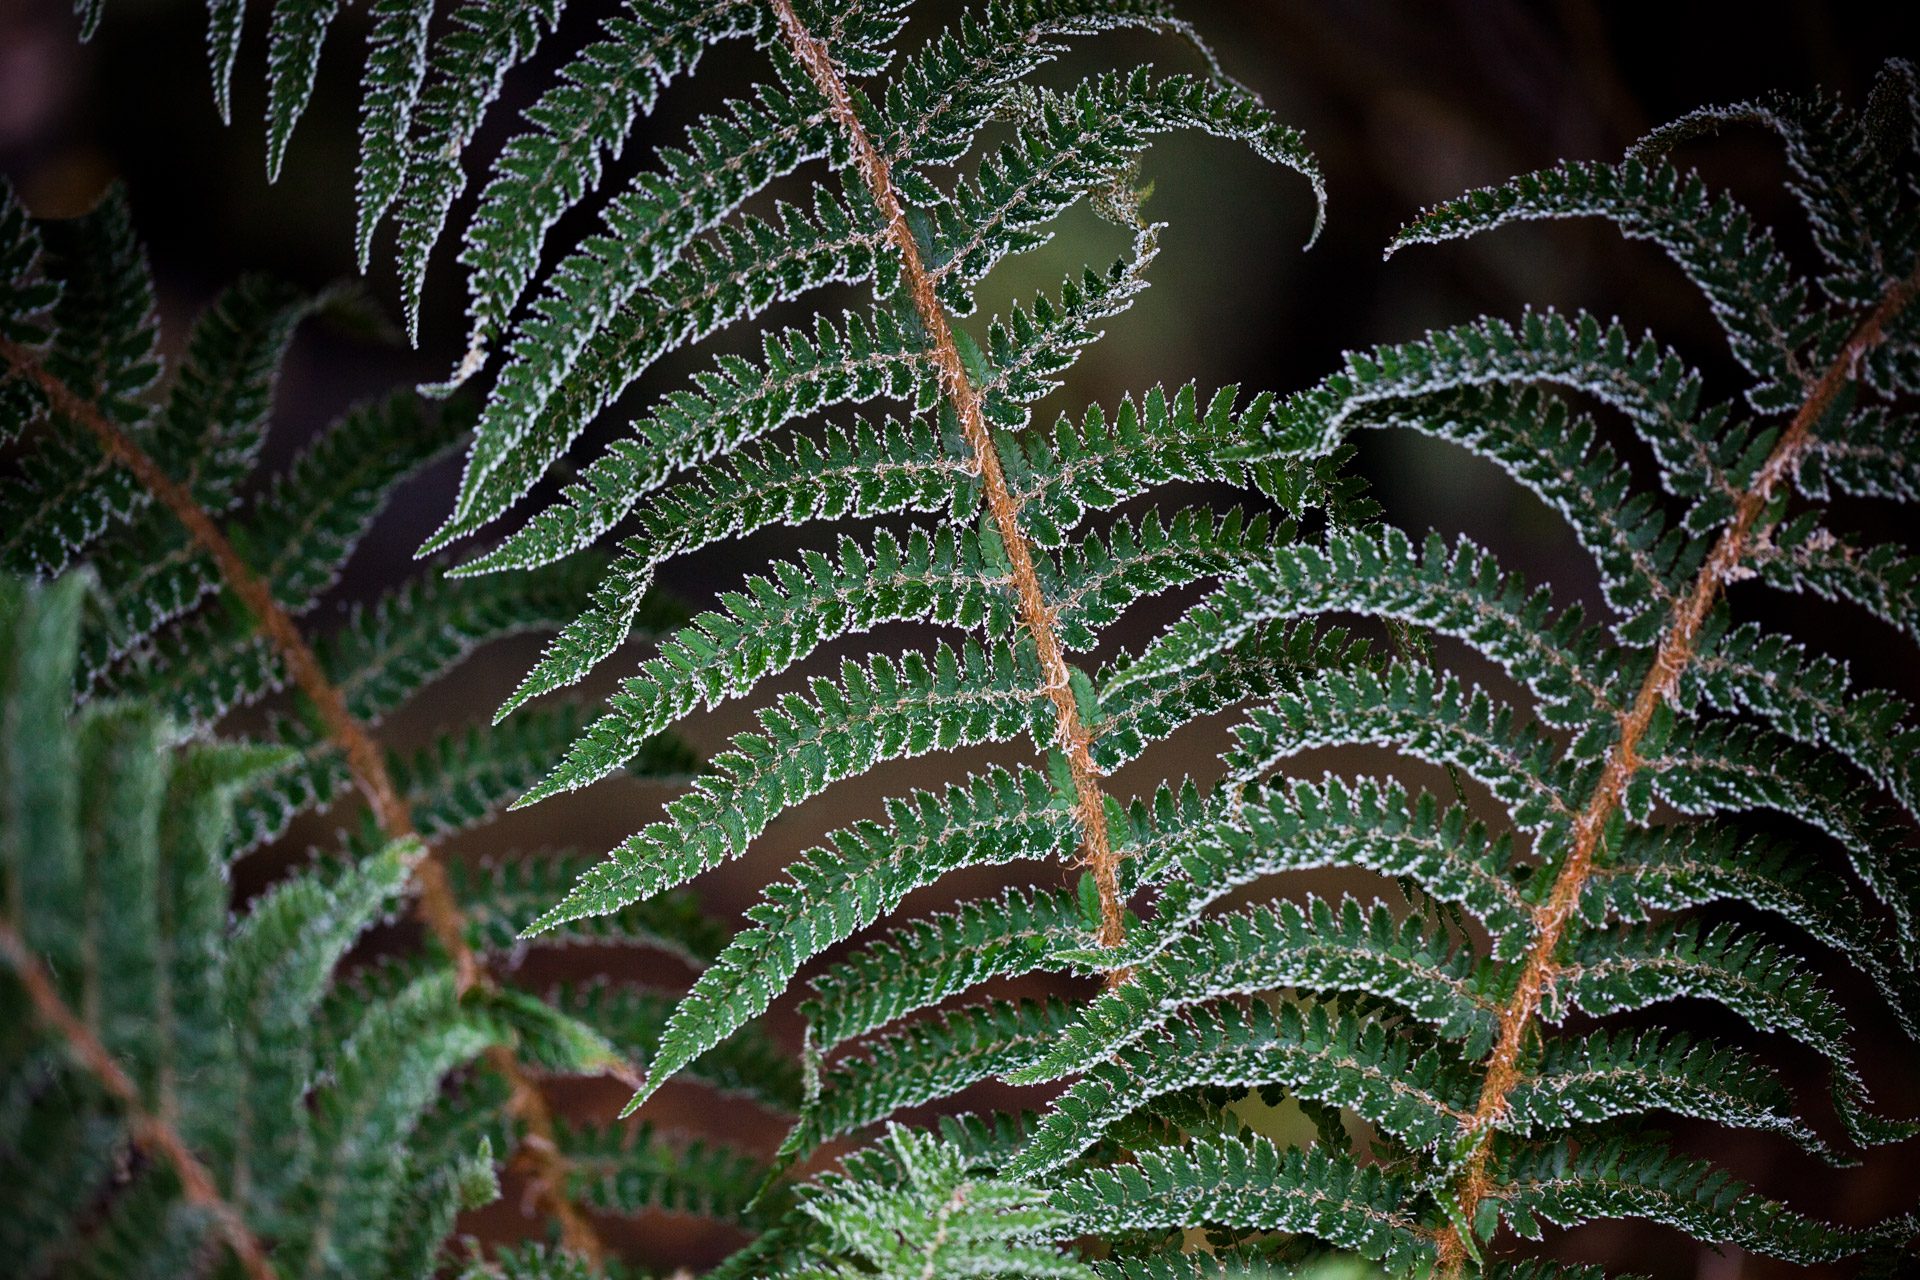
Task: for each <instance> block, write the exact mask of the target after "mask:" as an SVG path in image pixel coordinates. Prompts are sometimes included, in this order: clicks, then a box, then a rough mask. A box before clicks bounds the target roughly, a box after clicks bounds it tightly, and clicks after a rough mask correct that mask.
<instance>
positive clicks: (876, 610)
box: [523, 530, 1013, 804]
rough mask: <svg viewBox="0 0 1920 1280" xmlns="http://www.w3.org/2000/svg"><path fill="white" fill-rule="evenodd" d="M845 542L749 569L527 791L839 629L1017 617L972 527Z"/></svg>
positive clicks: (779, 665) (991, 626)
mask: <svg viewBox="0 0 1920 1280" xmlns="http://www.w3.org/2000/svg"><path fill="white" fill-rule="evenodd" d="M839 552H840V554H839V559H838V562H837V563H836V562H835V561H833V560H830V559H828V558H827V557H826V556H824V555H821V554H819V553H813V554H810V555H808V556H807V557H806V558H805V559H804V561H802V562H801V563H799V564H794V563H791V562H776V563H775V564H774V565H773V566H772V572H771V577H768V578H758V577H756V578H750V579H748V580H747V582H746V584H745V588H746V589H745V590H744V591H742V592H729V593H727V594H726V595H724V596H723V597H722V598H721V603H722V604H723V605H724V606H725V607H726V610H727V611H726V613H724V614H722V613H718V612H711V613H704V614H702V615H700V616H699V617H698V618H696V619H695V620H694V623H693V625H692V626H691V627H688V628H686V629H684V630H682V631H681V632H679V633H677V634H676V635H675V636H674V637H673V638H672V639H670V640H668V641H666V642H665V643H663V644H662V645H661V646H660V656H658V657H656V658H651V659H648V660H647V661H646V662H644V663H642V664H641V672H642V674H640V675H638V676H630V677H628V678H627V679H626V681H625V682H624V683H623V685H622V692H620V693H617V694H615V695H614V696H613V697H611V698H609V699H608V700H607V711H606V713H605V714H603V715H602V716H600V717H599V718H598V719H597V720H595V721H594V722H593V724H592V725H591V726H589V728H588V729H587V732H586V733H585V734H584V735H582V736H581V737H580V738H578V739H576V740H575V742H574V743H573V745H572V747H571V748H570V749H569V750H568V753H567V760H566V762H565V763H564V764H563V765H562V766H561V767H560V768H558V769H556V770H554V771H553V772H552V773H551V774H549V775H548V776H547V777H546V778H545V779H544V780H543V781H542V782H541V783H540V785H539V786H537V787H536V788H534V789H533V790H532V791H530V792H529V793H528V794H527V798H526V800H525V801H524V802H523V803H526V804H532V803H534V802H535V801H538V800H541V799H544V798H545V797H547V796H550V795H553V794H555V793H556V792H560V791H573V790H577V789H578V788H580V787H582V786H585V785H587V784H588V783H591V782H593V781H594V780H595V779H597V778H599V777H601V776H602V775H603V774H604V773H605V772H606V771H607V770H608V769H612V768H618V767H619V766H620V765H621V764H622V763H624V762H625V761H626V760H627V759H629V758H630V757H631V756H632V755H633V753H634V752H636V751H637V750H639V748H640V746H641V744H643V743H644V742H646V741H647V739H648V738H649V737H651V736H653V735H655V734H657V733H659V732H660V731H661V730H662V729H663V728H665V727H666V726H667V725H669V724H671V723H673V722H674V721H675V720H678V719H680V718H681V717H682V716H685V715H686V714H687V713H688V712H689V711H691V710H693V708H694V707H695V706H696V705H701V704H704V705H706V706H708V707H712V706H714V705H717V704H718V703H719V702H721V701H723V700H724V699H727V698H730V697H737V696H740V695H742V694H745V693H746V692H748V691H749V690H751V689H752V688H753V687H754V686H755V685H756V684H757V683H758V682H759V681H761V680H763V679H765V678H766V677H768V676H771V675H774V674H776V673H777V672H779V671H782V670H784V669H786V668H787V667H789V666H791V665H792V664H794V663H796V662H798V661H800V660H801V659H803V658H805V657H806V656H808V654H810V653H812V652H813V651H814V650H815V649H817V648H818V647H819V646H821V645H823V644H825V643H827V642H829V641H831V640H835V639H839V638H840V637H842V636H846V635H854V634H859V633H861V632H864V631H867V630H870V629H871V628H873V627H875V626H877V625H879V624H880V623H882V622H890V621H894V620H896V619H903V618H920V617H931V618H932V619H933V620H935V621H941V622H949V623H954V624H957V625H960V626H965V627H968V628H970V629H971V628H974V627H981V626H983V624H984V629H985V630H987V631H988V632H989V633H998V632H1002V631H1005V630H1006V629H1007V626H1008V624H1009V622H1010V620H1011V617H1012V613H1013V605H1012V602H1011V601H1010V600H1008V599H1007V598H1006V589H1005V587H1004V586H1002V585H1000V583H999V582H997V581H996V573H995V569H996V567H997V566H993V565H990V564H988V563H987V562H986V560H985V558H984V556H983V553H982V549H981V546H980V542H979V538H978V536H977V535H975V534H972V533H958V534H956V533H953V532H951V531H946V530H943V531H941V532H939V533H937V534H935V535H932V536H929V535H928V534H926V533H925V532H923V531H919V530H916V531H914V532H913V533H911V534H909V535H908V537H907V538H906V540H905V544H904V545H902V543H901V542H900V541H899V540H897V539H895V538H894V537H893V536H892V535H891V534H887V533H880V534H878V535H876V536H875V538H874V542H873V548H872V550H871V552H869V551H866V550H863V549H862V548H861V547H860V545H859V544H858V543H856V542H854V541H853V540H852V539H850V538H847V539H842V540H841V543H840V547H839Z"/></svg>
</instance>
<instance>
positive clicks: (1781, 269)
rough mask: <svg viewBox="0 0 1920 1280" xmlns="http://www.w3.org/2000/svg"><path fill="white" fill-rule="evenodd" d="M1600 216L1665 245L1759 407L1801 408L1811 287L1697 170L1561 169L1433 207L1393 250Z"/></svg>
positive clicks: (1637, 164) (1635, 165)
mask: <svg viewBox="0 0 1920 1280" xmlns="http://www.w3.org/2000/svg"><path fill="white" fill-rule="evenodd" d="M1594 216H1599V217H1604V218H1607V219H1608V220H1609V221H1611V222H1613V223H1614V224H1615V225H1617V226H1618V227H1619V228H1620V230H1621V232H1622V233H1623V234H1625V235H1627V236H1628V237H1631V238H1634V239H1644V240H1651V241H1653V242H1654V243H1655V244H1657V245H1659V246H1660V247H1661V248H1662V249H1664V250H1666V252H1667V254H1668V256H1670V257H1671V258H1672V259H1673V260H1674V261H1675V262H1676V263H1677V264H1678V265H1679V266H1680V268H1681V269H1682V270H1683V271H1685V272H1686V273H1687V278H1688V279H1689V280H1690V281H1692V283H1693V284H1694V285H1695V287H1697V288H1698V289H1699V290H1700V291H1701V292H1702V293H1703V294H1705V295H1706V298H1707V301H1708V304H1709V305H1710V306H1711V307H1712V308H1713V313H1714V317H1715V318H1716V319H1718V320H1719V321H1720V324H1721V327H1722V328H1723V329H1724V330H1725V331H1726V334H1727V340H1728V344H1729V346H1730V348H1731V349H1732V352H1733V355H1734V358H1735V359H1737V360H1739V361H1740V364H1741V366H1742V367H1743V368H1745V369H1746V370H1747V372H1748V373H1750V374H1752V375H1753V377H1754V379H1755V381H1754V384H1753V385H1752V386H1751V387H1750V388H1749V389H1748V391H1747V400H1748V402H1749V403H1750V404H1752V405H1753V407H1754V408H1755V409H1758V410H1760V411H1761V412H1763V413H1768V412H1773V413H1777V412H1780V411H1781V410H1784V409H1790V408H1792V407H1794V406H1795V405H1796V404H1797V403H1798V402H1799V398H1800V396H1801V395H1802V394H1803V389H1802V387H1801V379H1800V369H1801V364H1800V359H1799V349H1800V347H1801V346H1802V345H1803V344H1805V343H1806V342H1807V340H1808V339H1809V338H1810V337H1812V336H1813V334H1814V332H1816V330H1815V328H1814V322H1813V321H1811V320H1810V318H1809V317H1808V316H1807V314H1806V311H1805V308H1806V302H1807V286H1806V284H1805V282H1804V281H1803V280H1802V279H1801V278H1800V276H1799V275H1798V274H1797V273H1796V272H1794V271H1793V269H1792V268H1791V267H1790V266H1789V265H1788V263H1787V260H1786V256H1785V255H1784V254H1782V253H1781V252H1780V249H1779V247H1778V245H1776V244H1775V243H1774V238H1773V235H1772V233H1771V231H1769V230H1768V229H1766V228H1765V227H1758V228H1756V226H1755V224H1754V222H1753V219H1752V217H1751V215H1749V214H1748V213H1747V211H1746V210H1745V209H1742V208H1741V207H1740V206H1739V205H1738V204H1737V203H1735V202H1734V200H1733V199H1732V197H1730V196H1728V195H1725V194H1722V195H1720V196H1718V197H1714V198H1711V199H1710V198H1709V196H1708V194H1707V185H1706V183H1705V181H1703V180H1702V179H1701V178H1700V176H1699V175H1698V174H1693V173H1689V174H1682V173H1681V172H1680V171H1679V170H1677V169H1675V168H1674V167H1673V166H1672V165H1668V164H1655V165H1652V166H1649V165H1647V164H1645V163H1643V162H1642V161H1640V160H1638V159H1634V158H1629V159H1628V160H1626V161H1625V162H1624V163H1622V164H1619V165H1609V164H1593V163H1585V162H1578V161H1576V162H1573V163H1569V164H1563V165H1560V166H1558V167H1556V168H1552V169H1543V170H1540V171H1539V172H1537V173H1531V174H1528V175H1526V176H1525V177H1521V178H1516V179H1514V180H1512V181H1511V182H1509V183H1507V184H1506V185H1504V186H1500V187H1489V188H1485V189H1483V190H1479V191H1473V192H1469V193H1468V194H1466V195H1464V196H1461V197H1459V198H1458V199H1455V200H1452V201H1449V202H1447V203H1445V204H1441V205H1437V206H1435V207H1434V208H1432V209H1429V210H1427V211H1425V212H1424V213H1422V214H1421V215H1420V216H1419V217H1417V218H1415V219H1414V220H1413V221H1412V222H1410V223H1408V224H1407V225H1406V226H1404V227H1402V228H1401V229H1400V231H1399V232H1398V234H1396V235H1395V237H1394V240H1393V245H1392V249H1399V248H1402V247H1404V246H1406V245H1409V244H1432V243H1436V242H1439V241H1442V240H1455V239H1459V238H1460V237H1462V236H1467V235H1473V234H1475V233H1477V232H1480V231H1485V230H1488V229H1489V228H1492V227H1497V226H1499V225H1500V224H1502V223H1504V222H1512V221H1517V220H1531V219H1535V218H1574V217H1594ZM1392 249H1389V252H1392Z"/></svg>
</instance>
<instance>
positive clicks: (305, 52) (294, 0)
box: [236, 0, 340, 182]
mask: <svg viewBox="0 0 1920 1280" xmlns="http://www.w3.org/2000/svg"><path fill="white" fill-rule="evenodd" d="M339 12H340V3H339V0H275V3H274V6H273V25H272V28H271V29H270V30H269V32H268V34H267V181H269V182H275V181H278V180H279V177H280V163H281V161H282V160H284V159H285V158H286V154H287V142H288V140H289V139H290V138H292V137H293V127H294V126H295V125H296V124H298V123H299V122H300V117H301V116H302V115H305V114H306V110H307V102H308V100H309V99H310V98H312V96H313V81H314V77H315V76H317V75H318V74H319V72H320V45H321V42H322V41H324V40H325V39H326V35H327V29H328V28H329V27H331V26H332V25H333V20H334V18H335V17H336V16H337V15H338V14H339ZM237 25H238V24H237V23H236V26H237Z"/></svg>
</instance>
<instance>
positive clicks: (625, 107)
mask: <svg viewBox="0 0 1920 1280" xmlns="http://www.w3.org/2000/svg"><path fill="white" fill-rule="evenodd" d="M633 15H634V16H632V17H627V16H624V15H623V16H619V17H614V18H610V19H608V20H607V21H606V22H605V23H604V24H603V27H602V31H603V33H604V35H605V36H606V37H607V38H606V39H603V40H598V41H595V42H594V43H592V44H589V45H588V46H587V47H586V48H584V49H582V50H581V51H580V52H579V53H578V54H577V55H576V56H575V57H574V58H573V60H572V61H570V62H568V63H567V64H566V65H565V66H564V67H562V68H561V69H560V71H559V72H558V73H557V75H556V83H555V84H554V85H553V87H552V88H550V89H548V90H547V91H546V92H545V93H544V94H542V95H541V97H540V100H539V101H538V102H536V103H534V104H533V105H532V106H531V107H529V108H527V110H526V111H525V112H524V113H523V114H524V118H525V119H526V121H527V123H528V124H530V125H532V126H533V129H532V130H531V131H529V132H527V133H522V134H519V135H517V136H515V137H513V138H511V139H509V140H508V142H507V145H506V146H505V147H504V148H502V150H501V152H500V155H499V156H498V157H497V158H496V159H495V160H494V162H493V166H492V176H491V177H490V178H489V180H488V182H487V185H486V187H485V189H484V190H483V191H482V192H481V193H480V203H479V206H478V207H477V208H476V209H475V210H474V213H473V218H472V220H471V221H470V222H469V223H468V225H467V230H466V233H465V236H464V240H465V244H464V245H463V247H462V250H461V254H460V261H461V264H462V265H463V266H465V267H467V268H468V270H469V272H470V275H469V278H468V285H467V287H468V290H469V292H470V294H471V295H472V301H471V303H470V304H469V313H470V316H471V320H472V325H473V334H472V337H471V339H470V340H469V345H470V346H479V345H480V344H482V343H484V342H485V341H486V340H487V339H488V337H489V336H490V335H491V334H493V333H496V332H498V331H499V330H500V328H501V327H502V326H504V325H505V323H506V321H507V318H508V316H509V314H510V313H511V312H512V310H513V307H514V304H515V303H516V302H518V301H519V299H520V297H521V295H522V293H523V292H524V291H525V290H526V287H527V284H528V282H529V281H530V280H531V279H532V278H533V274H534V272H535V270H536V269H537V268H538V266H539V258H540V249H541V246H542V244H543V243H544V242H545V240H546V236H547V233H548V232H549V231H550V230H551V229H552V227H553V224H554V223H555V222H556V221H558V220H559V218H560V217H561V215H563V214H564V213H565V212H566V211H567V210H569V209H572V208H574V207H575V206H577V205H578V204H579V203H580V202H581V201H582V200H584V199H585V198H586V195H587V193H588V192H589V191H591V190H592V189H593V188H594V187H596V186H598V185H599V182H600V177H601V174H602V171H603V166H604V165H605V163H606V161H607V160H608V159H610V158H617V157H618V156H619V155H620V153H621V151H622V150H624V149H625V145H626V140H627V137H628V135H629V134H630V133H631V131H632V129H633V126H634V123H635V118H636V116H637V115H648V114H651V113H652V111H653V105H654V102H655V101H656V99H657V98H658V95H659V93H660V90H662V89H664V88H665V87H666V86H667V85H668V84H669V83H671V82H672V81H673V79H674V78H675V77H676V76H680V75H687V74H691V73H692V71H693V69H694V66H695V64H696V63H697V62H698V61H699V59H700V55H701V54H702V53H703V52H704V51H705V50H706V48H707V47H708V46H709V45H716V44H719V43H720V42H721V41H723V40H725V39H727V38H730V37H738V36H750V37H754V38H755V40H756V43H757V42H758V41H759V39H760V37H761V34H762V31H763V29H764V28H765V27H766V26H767V25H768V24H767V18H768V13H767V11H766V10H765V9H763V8H761V7H759V6H756V5H752V4H748V3H745V2H744V0H673V2H671V3H647V4H643V5H640V6H637V7H635V8H634V9H633ZM363 137H364V135H363ZM379 142H380V140H379V139H377V138H367V139H365V140H364V141H363V149H364V151H365V153H366V154H367V155H368V156H369V157H373V156H378V155H381V154H384V153H388V152H391V151H392V150H393V148H392V147H381V146H380V145H379ZM388 198H389V199H390V198H391V197H390V195H389V196H388ZM384 212H385V205H384V202H383V201H381V200H380V199H379V198H378V196H377V195H376V196H375V198H372V199H369V198H367V197H364V196H363V198H362V213H361V223H362V226H363V227H365V228H366V230H365V231H364V232H363V233H362V236H363V243H364V241H365V239H366V238H369V237H370V236H371V232H372V227H373V225H374V224H377V223H378V222H379V221H380V218H381V215H382V214H383V213H384ZM360 256H361V261H362V263H363V264H364V263H365V260H366V250H365V249H362V250H361V255H360Z"/></svg>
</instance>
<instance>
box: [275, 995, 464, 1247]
mask: <svg viewBox="0 0 1920 1280" xmlns="http://www.w3.org/2000/svg"><path fill="white" fill-rule="evenodd" d="M494 1042H495V1041H494V1036H493V1035H492V1034H491V1029H490V1028H489V1027H488V1026H487V1024H486V1022H485V1021H484V1020H477V1019H474V1018H471V1017H468V1016H465V1015H463V1013H462V1011H461V1007H460V1001H459V998H458V992H457V990H456V984H455V978H454V975H453V974H452V973H450V972H447V973H441V974H435V975H432V976H430V977H427V978H424V979H422V980H420V981H417V982H415V983H412V984H410V985H409V986H408V987H407V988H405V989H404V990H403V991H402V992H401V993H400V994H399V995H398V996H397V997H396V998H394V999H393V1000H391V1001H386V1002H382V1003H381V1004H379V1005H376V1006H375V1007H374V1008H372V1009H369V1010H368V1011H367V1012H366V1015H365V1016H364V1018H363V1019H362V1021H361V1023H360V1025H359V1026H358V1027H357V1028H356V1029H355V1031H354V1033H353V1035H352V1036H351V1038H350V1039H349V1040H348V1041H347V1042H346V1043H345V1044H343V1045H341V1046H340V1050H339V1052H338V1053H337V1054H335V1055H334V1057H333V1061H332V1072H331V1076H330V1078H329V1080H328V1081H327V1082H326V1084H325V1085H323V1086H322V1087H321V1088H320V1089H318V1090H317V1091H316V1093H315V1097H314V1104H313V1105H314V1161H315V1170H314V1178H313V1181H312V1182H311V1183H310V1184H309V1186H310V1187H311V1189H310V1190H307V1191H306V1193H305V1194H304V1195H302V1196H301V1197H300V1201H299V1209H300V1212H299V1214H298V1216H297V1217H296V1218H295V1219H294V1220H293V1223H292V1224H291V1225H292V1226H293V1227H294V1238H293V1239H292V1240H290V1241H289V1242H288V1244H289V1245H290V1246H291V1249H290V1250H289V1252H290V1253H291V1254H292V1256H294V1257H298V1258H300V1259H302V1260H303V1264H304V1265H303V1269H304V1270H306V1271H307V1272H308V1274H313V1275H329V1276H333V1275H337V1276H354V1275H359V1274H362V1273H364V1272H366V1271H368V1270H370V1269H371V1268H373V1267H374V1266H376V1265H378V1263H379V1262H380V1261H381V1260H383V1259H384V1258H385V1256H386V1253H387V1251H388V1249H389V1247H390V1242H389V1231H390V1226H391V1224H390V1222H389V1213H390V1206H391V1205H392V1203H393V1201H394V1198H395V1197H394V1192H395V1190H396V1189H397V1187H398V1185H399V1180H400V1178H401V1176H402V1175H403V1174H404V1172H405V1170H406V1160H405V1150H406V1148H405V1142H406V1139H407V1137H408V1136H409V1135H410V1134H411V1133H412V1131H413V1127H414V1125H415V1123H417V1121H418V1119H419V1117H420V1114H421V1112H423V1111H424V1110H425V1109H426V1107H427V1105H428V1103H430V1102H431V1101H432V1099H433V1097H434V1094H435V1093H436V1092H437V1091H438V1089H439V1087H440V1080H441V1077H442V1076H444V1075H446V1073H447V1072H448V1071H449V1070H451V1069H452V1068H454V1067H456V1066H458V1065H460V1064H461V1063H463V1062H466V1061H467V1060H469V1059H471V1058H473V1057H475V1056H476V1055H477V1054H479V1053H480V1051H481V1050H482V1049H484V1048H486V1047H487V1045H488V1044H490V1043H494Z"/></svg>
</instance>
